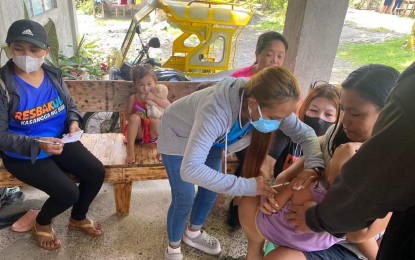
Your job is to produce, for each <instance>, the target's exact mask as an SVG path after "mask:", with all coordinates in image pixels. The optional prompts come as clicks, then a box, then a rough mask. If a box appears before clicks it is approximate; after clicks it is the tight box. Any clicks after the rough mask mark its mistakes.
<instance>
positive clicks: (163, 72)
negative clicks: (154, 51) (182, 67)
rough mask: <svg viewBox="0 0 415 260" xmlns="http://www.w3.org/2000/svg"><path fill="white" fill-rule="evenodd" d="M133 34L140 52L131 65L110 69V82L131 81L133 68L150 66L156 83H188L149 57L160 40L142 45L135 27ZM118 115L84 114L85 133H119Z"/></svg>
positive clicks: (174, 71)
mask: <svg viewBox="0 0 415 260" xmlns="http://www.w3.org/2000/svg"><path fill="white" fill-rule="evenodd" d="M135 32H136V33H137V35H138V38H139V40H140V43H141V50H140V52H139V53H138V55H137V57H136V58H135V59H134V61H133V62H132V63H130V62H124V63H123V64H122V65H121V69H120V70H118V69H116V68H111V69H110V71H109V75H110V80H120V79H123V80H131V76H130V71H131V68H132V67H133V66H136V65H140V64H150V65H151V66H152V67H153V68H154V72H155V73H156V76H157V81H190V78H189V77H187V76H186V75H185V74H184V73H183V72H180V71H178V70H175V69H169V68H161V63H159V62H157V61H156V60H155V59H154V58H151V57H150V55H149V50H150V48H160V46H161V44H160V39H159V38H157V37H152V38H151V39H150V40H149V41H148V42H147V44H145V45H144V43H143V41H142V39H141V36H140V35H141V28H140V25H137V26H136V28H135ZM119 118H120V114H119V113H112V112H86V113H85V115H84V116H83V121H84V124H83V126H84V130H85V132H86V133H120V132H121V127H120V123H119Z"/></svg>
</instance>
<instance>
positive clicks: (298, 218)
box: [285, 201, 317, 232]
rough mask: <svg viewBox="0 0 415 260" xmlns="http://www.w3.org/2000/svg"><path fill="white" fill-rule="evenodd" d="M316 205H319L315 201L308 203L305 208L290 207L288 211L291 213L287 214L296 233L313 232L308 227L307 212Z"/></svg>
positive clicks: (289, 223) (288, 220)
mask: <svg viewBox="0 0 415 260" xmlns="http://www.w3.org/2000/svg"><path fill="white" fill-rule="evenodd" d="M314 205H317V203H315V202H314V201H308V202H306V203H304V205H303V206H296V205H288V210H290V211H291V213H287V214H285V219H286V220H287V223H288V225H290V226H293V227H295V231H296V232H313V231H312V230H311V229H310V228H309V227H308V226H307V223H306V219H305V212H306V211H307V209H309V208H311V207H312V206H314Z"/></svg>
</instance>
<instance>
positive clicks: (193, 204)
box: [161, 147, 222, 246]
mask: <svg viewBox="0 0 415 260" xmlns="http://www.w3.org/2000/svg"><path fill="white" fill-rule="evenodd" d="M161 156H162V159H163V164H164V167H165V168H166V171H167V175H168V177H169V182H170V186H171V197H172V200H171V204H170V207H169V211H168V214H167V235H168V238H169V242H170V244H171V245H173V246H174V245H179V244H180V242H181V239H182V235H183V231H184V229H185V227H186V221H187V217H188V215H189V212H190V210H192V213H191V215H190V227H192V228H194V229H200V228H201V227H202V226H203V224H204V223H205V221H206V218H207V217H208V216H209V213H210V211H211V209H212V207H213V205H214V204H215V201H216V198H217V196H218V194H217V193H216V192H213V191H211V190H208V189H205V188H203V187H200V186H199V187H198V191H197V194H196V197H195V187H194V184H192V183H189V182H185V181H183V180H182V178H181V177H180V167H181V164H182V160H183V156H177V155H166V154H162V155H161ZM205 164H206V165H207V166H209V167H210V168H212V169H215V170H217V171H221V169H222V149H220V148H216V147H212V148H211V150H210V152H209V155H208V157H207V159H206V162H205Z"/></svg>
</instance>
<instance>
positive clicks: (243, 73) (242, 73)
mask: <svg viewBox="0 0 415 260" xmlns="http://www.w3.org/2000/svg"><path fill="white" fill-rule="evenodd" d="M254 65H255V64H252V65H251V66H248V67H245V68H242V69H239V70H237V71H235V72H234V73H232V74H231V76H232V77H234V78H243V77H245V78H250V77H252V75H254Z"/></svg>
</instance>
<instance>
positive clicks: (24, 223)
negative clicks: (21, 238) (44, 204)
mask: <svg viewBox="0 0 415 260" xmlns="http://www.w3.org/2000/svg"><path fill="white" fill-rule="evenodd" d="M39 212H40V210H39V209H29V210H28V211H27V212H26V214H24V215H23V216H22V217H21V218H19V219H18V220H17V221H16V222H14V223H13V225H12V226H11V230H12V231H14V232H27V231H30V230H32V229H33V225H34V224H35V220H36V217H37V214H38V213H39Z"/></svg>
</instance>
